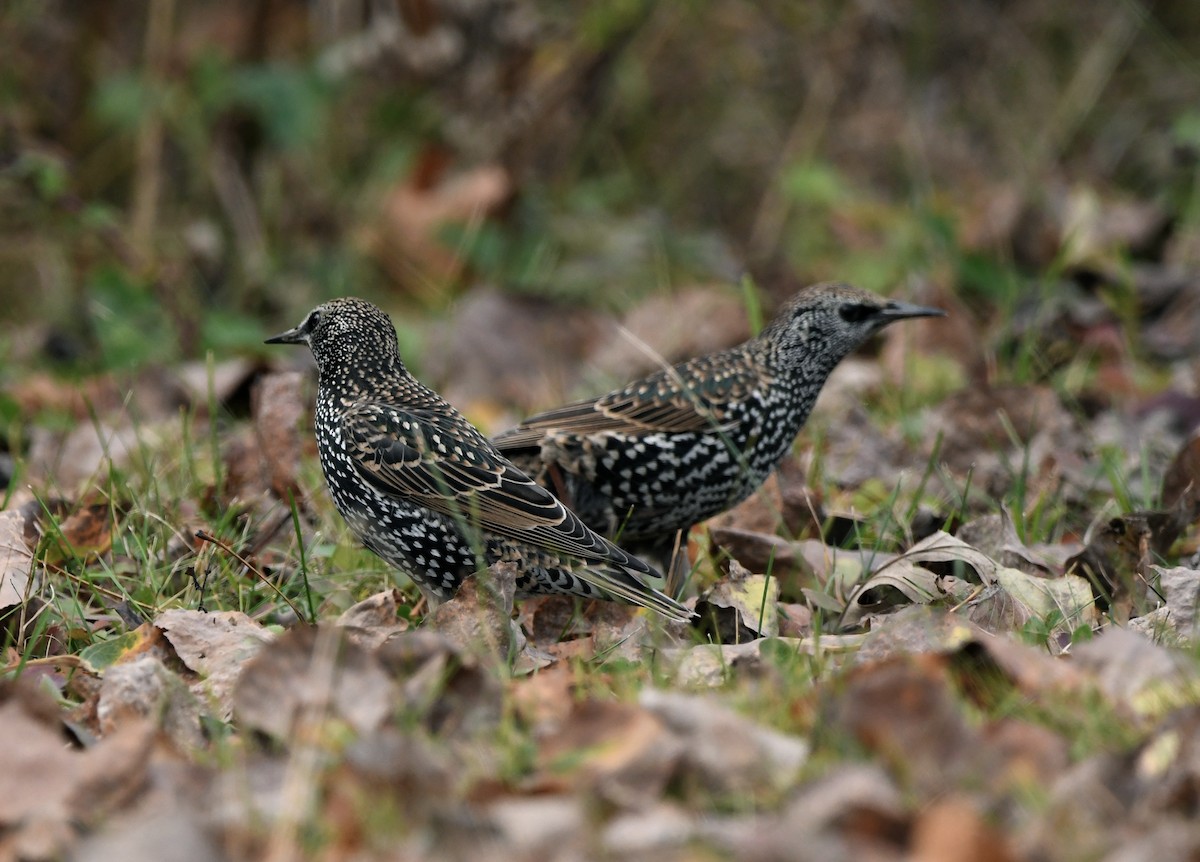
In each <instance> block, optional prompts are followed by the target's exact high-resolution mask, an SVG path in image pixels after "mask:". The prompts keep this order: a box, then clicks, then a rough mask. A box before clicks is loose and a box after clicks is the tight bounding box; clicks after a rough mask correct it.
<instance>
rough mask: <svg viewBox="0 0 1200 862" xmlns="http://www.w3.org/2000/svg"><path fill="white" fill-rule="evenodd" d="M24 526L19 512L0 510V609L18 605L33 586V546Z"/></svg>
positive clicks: (21, 514) (23, 516)
mask: <svg viewBox="0 0 1200 862" xmlns="http://www.w3.org/2000/svg"><path fill="white" fill-rule="evenodd" d="M25 527H26V518H25V515H24V514H23V513H22V512H21V511H19V510H16V509H8V510H6V511H3V512H0V608H9V607H13V606H15V605H19V604H21V603H22V602H23V601H25V599H26V598H27V597H28V596H29V595H30V593H31V592H32V591H33V589H34V583H35V581H34V575H33V549H32V548H31V547H30V546H29V544H28V542H26V540H25Z"/></svg>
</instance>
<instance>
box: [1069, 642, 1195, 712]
mask: <svg viewBox="0 0 1200 862" xmlns="http://www.w3.org/2000/svg"><path fill="white" fill-rule="evenodd" d="M1072 656H1073V658H1074V662H1075V664H1076V666H1077V667H1079V668H1080V669H1081V670H1084V671H1086V672H1088V673H1090V674H1091V675H1092V676H1093V678H1094V679H1095V680H1096V683H1097V685H1099V687H1100V690H1101V691H1102V692H1104V694H1105V695H1107V696H1108V697H1109V698H1110V699H1111V700H1112V701H1113V702H1114V703H1116V704H1119V705H1120V706H1122V707H1127V708H1128V709H1130V710H1131V711H1132V712H1133V713H1134V714H1135V715H1139V716H1142V717H1156V716H1160V715H1163V714H1165V713H1166V712H1167V711H1169V710H1170V709H1173V708H1175V707H1178V706H1181V705H1185V704H1194V703H1196V702H1198V701H1200V682H1198V681H1197V677H1196V666H1195V663H1194V662H1193V661H1192V659H1191V658H1190V657H1189V656H1188V655H1186V654H1185V653H1182V652H1179V651H1178V650H1171V649H1168V648H1167V647H1164V646H1161V645H1159V644H1156V643H1154V642H1153V641H1151V640H1150V639H1149V638H1147V637H1146V636H1145V635H1142V634H1139V633H1137V632H1133V631H1130V630H1129V629H1126V628H1122V627H1120V626H1115V625H1114V626H1108V627H1107V628H1105V629H1104V631H1102V632H1101V633H1100V634H1099V635H1098V636H1097V637H1095V638H1093V639H1092V640H1090V641H1087V642H1085V643H1082V644H1079V645H1078V646H1077V647H1076V648H1075V649H1073V650H1072Z"/></svg>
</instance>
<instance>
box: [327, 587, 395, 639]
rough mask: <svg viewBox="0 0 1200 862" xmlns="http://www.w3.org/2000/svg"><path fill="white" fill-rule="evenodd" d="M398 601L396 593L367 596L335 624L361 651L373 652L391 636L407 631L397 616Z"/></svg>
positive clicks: (390, 591)
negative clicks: (342, 629) (343, 630)
mask: <svg viewBox="0 0 1200 862" xmlns="http://www.w3.org/2000/svg"><path fill="white" fill-rule="evenodd" d="M400 598H401V594H400V591H399V590H396V589H391V590H384V591H383V592H380V593H376V594H375V595H373V596H368V597H367V598H365V599H363V600H362V601H361V602H356V603H355V604H353V605H351V606H350V607H348V608H346V610H344V611H342V613H341V615H339V616H338V618H337V624H338V625H339V626H341V627H342V628H344V629H346V634H347V636H348V637H349V638H350V639H351V640H352V641H354V642H355V643H356V644H358V645H359V646H360V647H362V648H363V649H365V650H368V651H370V650H374V649H376V648H377V647H379V645H380V644H382V643H383V642H384V641H386V640H387V639H388V638H390V637H391V636H392V635H394V634H397V633H399V632H402V631H407V630H408V623H407V622H406V621H404V620H402V619H400V618H399V616H397V613H398V611H399V607H400Z"/></svg>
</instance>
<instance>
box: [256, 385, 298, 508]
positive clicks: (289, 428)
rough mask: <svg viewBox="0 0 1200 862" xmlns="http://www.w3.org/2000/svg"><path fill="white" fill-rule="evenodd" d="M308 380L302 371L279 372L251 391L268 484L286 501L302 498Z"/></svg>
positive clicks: (277, 495)
mask: <svg viewBox="0 0 1200 862" xmlns="http://www.w3.org/2000/svg"><path fill="white" fill-rule="evenodd" d="M305 379H306V376H305V375H304V374H301V373H300V372H299V371H279V372H274V373H271V374H264V375H263V376H262V377H259V378H258V379H257V380H256V381H255V382H254V386H253V387H252V388H251V390H250V416H251V419H252V420H253V423H254V433H255V436H256V438H257V441H258V445H259V451H260V452H261V453H262V458H263V462H264V466H265V468H266V470H265V472H266V479H267V485H268V487H269V488H270V489H271V492H272V493H273V494H274V495H275V496H276V497H278V498H279V499H280V500H283V501H284V502H287V501H288V500H289V499H292V498H295V499H296V500H297V501H300V498H301V494H300V483H299V479H298V476H299V470H300V455H301V452H302V450H303V446H302V443H301V436H300V434H301V431H300V427H301V422H302V420H303V418H304V412H305V403H306V399H305V398H304V395H303V389H304V383H305Z"/></svg>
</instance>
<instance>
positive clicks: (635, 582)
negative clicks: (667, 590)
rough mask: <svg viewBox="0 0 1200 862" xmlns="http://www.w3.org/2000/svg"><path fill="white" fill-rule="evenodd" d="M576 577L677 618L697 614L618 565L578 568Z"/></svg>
mask: <svg viewBox="0 0 1200 862" xmlns="http://www.w3.org/2000/svg"><path fill="white" fill-rule="evenodd" d="M574 574H575V575H576V577H578V578H579V579H580V580H581V581H584V582H586V583H587V584H588V585H589V586H591V587H594V588H595V589H597V590H600V591H601V592H603V593H604V594H605V595H608V596H611V597H612V598H614V599H618V600H620V601H623V602H628V603H629V604H631V605H637V606H638V607H642V608H648V609H650V610H652V611H655V612H656V613H660V614H662V615H663V616H664V617H666V618H667V619H670V620H675V621H676V622H684V623H686V622H689V621H691V620H692V619H693V618H695V616H696V614H695V612H694V611H691V610H688V609H687V608H685V607H684V606H683V605H681V604H679V602H677V601H675V600H674V599H672V598H671V597H670V596H667V595H664V594H663V593H660V592H659V591H658V590H656V589H654V588H653V587H651V586H649V585H648V584H645V583H643V582H642V581H641V580H640V579H639V578H638V577H637V576H636V575H633V574H631V573H629V572H627V571H625V570H624V569H618V568H603V569H602V568H590V567H589V568H586V569H581V570H577V571H575V572H574Z"/></svg>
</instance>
